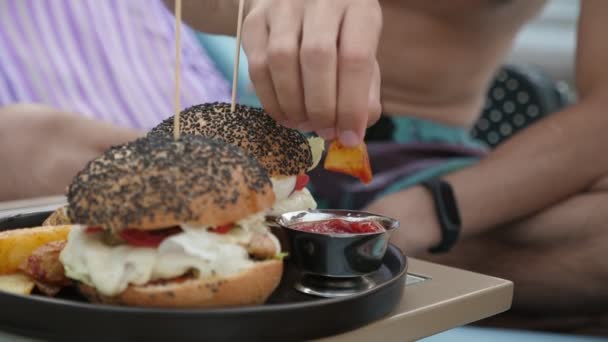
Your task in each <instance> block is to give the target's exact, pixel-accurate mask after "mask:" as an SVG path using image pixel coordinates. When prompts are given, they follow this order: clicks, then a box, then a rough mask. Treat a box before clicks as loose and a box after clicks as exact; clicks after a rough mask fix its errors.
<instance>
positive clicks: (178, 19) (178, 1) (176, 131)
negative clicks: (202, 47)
mask: <svg viewBox="0 0 608 342" xmlns="http://www.w3.org/2000/svg"><path fill="white" fill-rule="evenodd" d="M181 27H182V0H175V89H174V90H175V103H174V106H175V108H174V109H173V111H174V113H173V114H174V116H173V138H174V139H175V140H179V136H180V127H179V124H180V123H179V112H180V107H181V105H180V91H179V88H180V73H181V44H180V43H181V42H180V38H181V37H180V36H181Z"/></svg>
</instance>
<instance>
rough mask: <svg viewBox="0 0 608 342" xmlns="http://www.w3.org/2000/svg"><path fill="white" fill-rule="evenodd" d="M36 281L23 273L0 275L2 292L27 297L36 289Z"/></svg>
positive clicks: (0, 289)
mask: <svg viewBox="0 0 608 342" xmlns="http://www.w3.org/2000/svg"><path fill="white" fill-rule="evenodd" d="M34 285H35V284H34V281H33V280H32V278H30V277H29V276H27V275H25V274H23V273H12V274H5V275H0V291H4V292H10V293H16V294H21V295H27V294H30V293H32V290H33V289H34Z"/></svg>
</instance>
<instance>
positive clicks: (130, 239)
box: [119, 227, 182, 247]
mask: <svg viewBox="0 0 608 342" xmlns="http://www.w3.org/2000/svg"><path fill="white" fill-rule="evenodd" d="M181 231H182V229H181V228H179V227H173V228H169V229H162V230H151V231H146V230H139V229H131V228H129V229H124V230H122V231H120V233H119V235H120V237H121V238H122V239H123V240H125V241H126V242H127V243H128V244H129V245H131V246H136V247H158V246H159V245H160V243H161V242H163V240H164V239H166V238H168V237H169V236H171V235H175V234H179V233H180V232H181Z"/></svg>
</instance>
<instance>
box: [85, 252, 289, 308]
mask: <svg viewBox="0 0 608 342" xmlns="http://www.w3.org/2000/svg"><path fill="white" fill-rule="evenodd" d="M282 274H283V262H282V261H280V260H268V261H261V262H256V263H255V264H254V265H253V266H251V267H249V268H248V269H246V270H244V271H242V272H240V273H238V274H236V275H233V276H229V277H216V278H206V279H205V278H201V279H199V278H196V279H194V278H193V279H188V280H185V281H181V282H171V281H169V282H166V283H161V284H153V285H141V286H134V285H132V286H129V287H128V288H127V289H126V290H125V291H124V292H122V293H121V294H119V295H117V296H113V297H109V296H104V295H101V294H100V293H98V292H97V290H96V289H94V288H93V287H91V286H88V285H85V284H80V285H79V289H80V292H81V293H82V294H83V295H84V296H85V297H87V299H89V300H90V301H91V302H94V303H103V304H113V305H126V306H139V307H159V308H209V307H229V306H246V305H259V304H263V303H264V302H266V300H267V299H268V297H270V295H271V294H272V292H273V291H274V290H275V289H276V287H277V286H278V285H279V282H280V281H281V276H282Z"/></svg>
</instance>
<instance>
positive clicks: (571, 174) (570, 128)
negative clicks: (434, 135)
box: [446, 93, 608, 235]
mask: <svg viewBox="0 0 608 342" xmlns="http://www.w3.org/2000/svg"><path fill="white" fill-rule="evenodd" d="M605 98H606V95H604V94H599V93H597V94H595V95H594V96H589V97H588V98H586V99H583V100H582V101H581V103H580V104H578V105H575V106H572V107H571V108H569V109H567V110H565V111H564V112H560V113H557V114H554V115H553V116H551V117H548V118H546V119H543V120H542V121H541V122H539V123H538V124H536V125H534V126H533V127H530V128H528V129H526V130H525V131H523V132H522V133H520V134H518V135H516V136H514V137H513V138H512V139H510V140H508V141H507V142H505V143H504V144H503V145H501V146H499V147H498V148H497V149H496V150H495V151H493V152H492V153H491V154H490V155H489V156H488V157H487V158H486V159H485V160H483V161H482V162H480V163H479V164H478V165H475V166H473V167H471V168H468V169H465V170H462V171H460V172H457V173H454V174H452V175H449V176H447V177H446V179H448V180H449V181H450V183H451V184H453V187H454V189H455V192H456V196H457V199H458V202H459V207H460V210H461V215H462V220H463V231H464V234H465V235H468V234H475V233H479V232H481V231H484V230H486V229H489V228H491V227H495V226H497V225H501V224H504V223H507V222H509V221H512V220H515V219H518V218H522V217H525V216H527V215H530V214H532V213H534V212H536V211H538V210H540V209H543V208H546V207H548V206H550V205H552V204H555V203H556V202H559V201H561V200H563V199H565V198H567V197H568V196H570V195H572V194H574V193H576V192H580V191H582V190H584V189H585V188H586V187H589V186H590V185H591V184H592V183H593V182H594V181H595V180H597V179H598V178H600V177H601V176H602V175H605V174H607V173H608V159H607V158H601V156H600V155H599V153H600V152H599V148H600V146H606V144H607V143H608V135H606V134H605V127H608V126H607V124H608V118H607V117H606V116H605V115H603V114H604V113H603V108H606V105H607V103H606V100H604V99H605Z"/></svg>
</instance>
